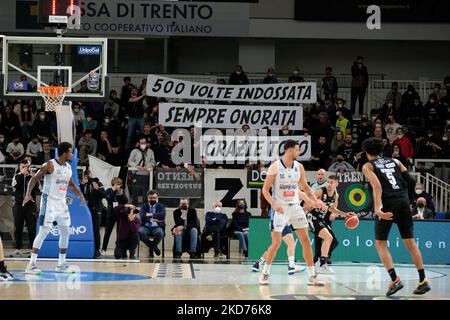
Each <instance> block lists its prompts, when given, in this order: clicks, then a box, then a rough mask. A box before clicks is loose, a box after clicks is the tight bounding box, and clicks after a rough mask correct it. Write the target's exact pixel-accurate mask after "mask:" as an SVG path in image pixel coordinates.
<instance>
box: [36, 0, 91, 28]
mask: <svg viewBox="0 0 450 320" xmlns="http://www.w3.org/2000/svg"><path fill="white" fill-rule="evenodd" d="M81 4H82V3H81V0H39V1H38V6H39V10H38V11H39V16H38V22H39V23H40V24H42V25H44V26H49V27H56V28H66V27H67V26H68V24H70V17H72V16H74V15H80V8H81Z"/></svg>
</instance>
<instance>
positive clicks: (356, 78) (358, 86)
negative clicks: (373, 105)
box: [351, 56, 369, 114]
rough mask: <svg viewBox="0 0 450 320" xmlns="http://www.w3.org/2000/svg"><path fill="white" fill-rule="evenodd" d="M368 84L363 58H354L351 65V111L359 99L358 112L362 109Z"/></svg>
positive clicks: (353, 111)
mask: <svg viewBox="0 0 450 320" xmlns="http://www.w3.org/2000/svg"><path fill="white" fill-rule="evenodd" d="M368 85H369V73H368V72H367V67H366V66H365V65H364V58H363V57H361V56H359V57H357V58H356V61H355V62H354V64H353V66H352V90H351V95H352V98H351V111H352V114H355V107H356V101H357V100H358V101H359V114H362V113H363V110H364V98H365V96H366V91H367V87H368Z"/></svg>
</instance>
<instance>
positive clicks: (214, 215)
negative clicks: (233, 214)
mask: <svg viewBox="0 0 450 320" xmlns="http://www.w3.org/2000/svg"><path fill="white" fill-rule="evenodd" d="M212 208H213V211H208V212H207V213H206V215H205V228H204V229H203V233H204V234H206V240H208V241H211V242H212V243H213V247H214V258H218V257H219V254H220V246H221V245H220V238H221V236H222V235H223V233H224V231H225V229H226V226H227V223H228V217H227V215H226V214H225V213H223V211H222V202H220V201H214V202H213V205H212Z"/></svg>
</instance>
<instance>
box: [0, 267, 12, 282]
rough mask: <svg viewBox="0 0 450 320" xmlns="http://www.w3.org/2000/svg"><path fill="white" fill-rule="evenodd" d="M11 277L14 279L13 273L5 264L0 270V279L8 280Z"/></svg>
mask: <svg viewBox="0 0 450 320" xmlns="http://www.w3.org/2000/svg"><path fill="white" fill-rule="evenodd" d="M13 279H14V277H13V275H12V274H11V272H9V271H8V270H7V269H6V266H5V268H4V269H3V270H2V271H1V272H0V281H8V280H13Z"/></svg>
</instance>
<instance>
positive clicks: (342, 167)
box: [327, 155, 356, 173]
mask: <svg viewBox="0 0 450 320" xmlns="http://www.w3.org/2000/svg"><path fill="white" fill-rule="evenodd" d="M327 171H329V172H340V173H344V172H354V171H356V170H355V168H354V167H353V166H352V165H351V164H350V163H348V162H346V161H345V160H344V157H343V156H342V155H338V156H337V157H336V162H334V163H332V164H331V166H330V167H329V168H328V170H327Z"/></svg>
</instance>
